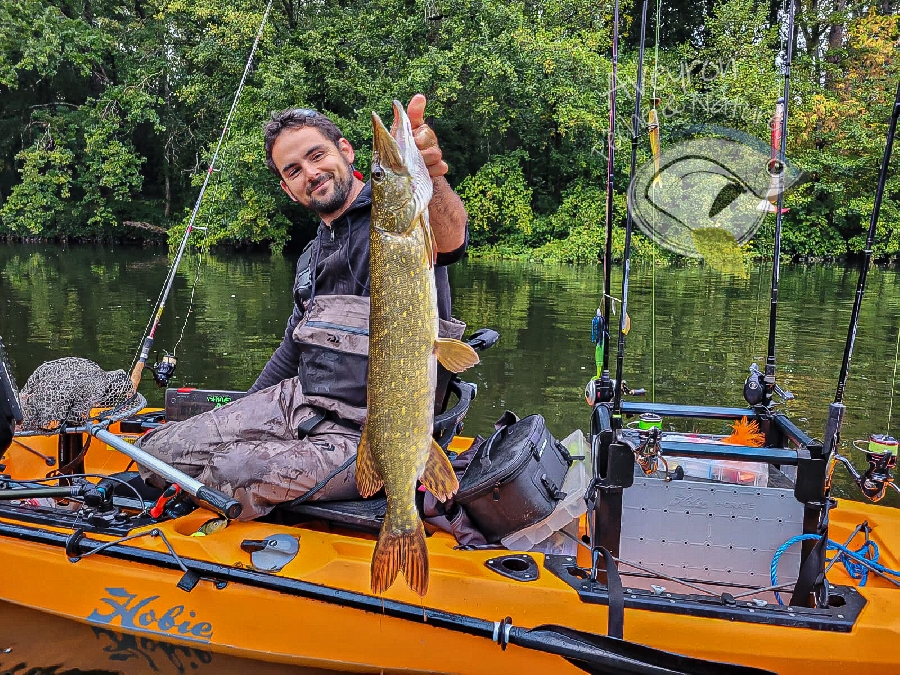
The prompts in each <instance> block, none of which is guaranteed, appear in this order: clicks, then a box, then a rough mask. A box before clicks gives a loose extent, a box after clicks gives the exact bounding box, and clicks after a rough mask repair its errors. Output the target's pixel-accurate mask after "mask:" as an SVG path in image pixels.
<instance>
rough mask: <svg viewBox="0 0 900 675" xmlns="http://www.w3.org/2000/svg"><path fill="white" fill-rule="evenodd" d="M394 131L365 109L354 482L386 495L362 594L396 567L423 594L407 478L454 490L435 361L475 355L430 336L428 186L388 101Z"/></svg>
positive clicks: (424, 562) (392, 575)
mask: <svg viewBox="0 0 900 675" xmlns="http://www.w3.org/2000/svg"><path fill="white" fill-rule="evenodd" d="M394 128H395V131H394V135H391V133H390V132H388V130H387V129H386V128H385V126H384V124H382V122H381V118H379V117H378V115H377V114H376V113H375V112H373V113H372V130H373V133H374V138H373V152H372V173H371V176H372V223H371V226H370V230H369V236H370V279H371V281H370V296H371V300H370V302H371V310H370V314H369V379H368V386H367V390H366V396H367V405H368V415H367V418H366V423H365V425H364V427H363V430H362V436H361V438H360V442H359V451H358V453H357V458H356V483H357V487H358V488H359V492H360V494H361V495H362V496H363V497H368V496H371V495H373V494H375V493H376V492H378V490H380V489H381V487H382V485H383V486H384V491H385V495H386V496H387V512H386V514H385V517H384V524H383V525H382V528H381V533H380V534H379V536H378V543H377V544H376V545H375V553H374V555H373V556H372V574H371V586H372V591H373V592H374V593H383V592H384V591H386V590H387V589H388V588H390V587H391V585H392V584H393V583H394V580H395V579H396V578H397V573H398V572H400V571H401V570H402V571H403V576H404V577H405V578H406V583H407V584H408V585H409V587H410V588H411V589H412V590H413V591H415V592H416V593H418V594H419V595H420V596H424V595H425V593H426V592H427V590H428V550H427V548H426V545H425V528H424V526H423V525H422V521H421V520H420V519H419V513H418V510H417V509H416V487H417V486H416V482H417V481H421V483H422V485H424V486H425V487H426V488H427V489H428V490H429V491H430V492H431V493H432V494H434V495H435V496H436V497H437V498H438V499H440V500H442V501H446V500H447V499H449V497H450V496H452V495H453V494H454V493H455V492H456V490H457V489H458V488H459V483H458V481H457V480H456V475H455V474H454V472H453V468H452V467H451V465H450V461H449V459H448V458H447V455H446V454H445V453H444V451H443V450H442V449H441V447H440V446H439V445H438V444H437V443H436V442H435V441H434V439H433V438H432V435H431V434H432V426H433V424H434V390H435V386H436V381H437V362H438V361H440V362H441V364H443V365H444V367H445V368H447V369H448V370H452V371H454V372H460V371H462V370H465V369H466V368H468V367H470V366H472V365H475V364H476V363H478V355H477V354H475V351H474V350H473V349H472V348H471V347H470V346H469V345H467V344H465V343H464V342H460V341H459V340H450V339H443V338H438V312H437V291H436V288H435V282H434V255H435V253H436V250H435V244H434V235H433V234H432V231H431V226H430V224H429V222H428V202H429V201H430V200H431V195H432V183H431V178H430V177H429V175H428V169H427V168H426V166H425V162H424V160H423V159H422V155H421V154H420V153H419V150H418V148H417V147H416V144H415V140H414V138H413V133H412V128H411V125H410V122H409V118H408V117H407V116H406V111H405V110H404V109H403V106H402V105H400V103H399V102H397V101H394Z"/></svg>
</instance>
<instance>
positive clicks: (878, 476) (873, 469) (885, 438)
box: [834, 434, 900, 502]
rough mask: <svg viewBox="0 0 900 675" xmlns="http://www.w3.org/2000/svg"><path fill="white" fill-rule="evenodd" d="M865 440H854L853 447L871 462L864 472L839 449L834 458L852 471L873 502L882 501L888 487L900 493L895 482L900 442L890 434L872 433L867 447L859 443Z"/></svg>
mask: <svg viewBox="0 0 900 675" xmlns="http://www.w3.org/2000/svg"><path fill="white" fill-rule="evenodd" d="M863 442H864V441H854V442H853V447H854V448H856V449H857V450H859V451H860V452H862V453H863V454H865V456H866V460H867V461H868V462H869V467H868V468H867V469H866V470H865V472H864V473H862V474H860V473H859V471H857V469H856V467H855V466H853V463H852V462H851V461H850V459H849V458H847V457H844V456H843V455H842V454H840V453H839V452H837V451H835V453H834V458H835V459H836V460H837V461H839V462H840V463H841V464H843V465H844V467H845V468H846V469H847V471H849V472H850V475H851V476H853V480H854V482H855V483H856V485H857V486H858V487H859V489H860V491H861V492H862V493H863V495H865V497H866V499H868V500H870V501H872V502H879V501H881V500H882V499H883V498H884V495H885V492H887V488H888V487H892V488H894V490H896V491H897V492H898V493H900V487H897V484H896V483H894V469H895V468H896V467H897V449H898V445H900V444H898V442H897V440H896V439H895V438H892V437H891V436H889V435H888V434H872V435H871V436H869V442H868V446H867V447H866V448H862V447H860V446H859V445H858V443H863Z"/></svg>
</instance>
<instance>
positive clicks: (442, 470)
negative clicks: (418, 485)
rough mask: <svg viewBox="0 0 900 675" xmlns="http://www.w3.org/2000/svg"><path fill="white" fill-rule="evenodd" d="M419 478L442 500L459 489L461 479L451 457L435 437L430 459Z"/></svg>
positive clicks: (432, 442) (445, 499) (448, 497)
mask: <svg viewBox="0 0 900 675" xmlns="http://www.w3.org/2000/svg"><path fill="white" fill-rule="evenodd" d="M419 480H420V481H421V482H422V485H424V486H425V489H427V490H428V491H429V492H430V493H431V494H433V495H434V496H435V497H437V498H438V499H439V500H441V501H442V502H445V501H447V500H448V499H450V497H452V496H453V495H454V494H456V491H457V490H459V481H458V480H457V479H456V473H454V471H453V466H452V465H451V464H450V459H449V458H448V457H447V453H445V452H444V450H443V448H441V446H440V445H438V444H437V441H435V440H434V439H433V438H432V439H431V448H430V450H429V451H428V459H426V460H425V469H424V470H423V471H422V477H421V478H420V479H419Z"/></svg>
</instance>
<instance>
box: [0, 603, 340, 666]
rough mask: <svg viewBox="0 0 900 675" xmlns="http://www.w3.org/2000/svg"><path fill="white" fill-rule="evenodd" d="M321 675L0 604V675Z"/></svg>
mask: <svg viewBox="0 0 900 675" xmlns="http://www.w3.org/2000/svg"><path fill="white" fill-rule="evenodd" d="M250 672H252V673H254V674H256V675H282V674H283V675H324V674H325V673H333V672H334V671H325V670H321V669H318V668H301V667H296V666H287V665H281V664H276V663H266V662H262V661H251V660H248V659H243V658H238V657H234V656H225V655H223V654H216V653H214V652H210V651H207V650H204V649H198V648H196V647H189V646H185V645H174V644H169V643H165V642H159V641H157V640H153V639H150V638H148V637H142V636H134V635H127V634H124V633H118V632H116V631H112V630H109V629H107V628H102V627H99V626H91V625H87V624H82V623H78V622H76V621H70V620H68V619H63V618H61V617H58V616H53V615H49V614H45V613H43V612H38V611H36V610H33V609H28V608H26V607H20V606H18V605H13V604H9V603H6V602H0V674H2V675H39V674H46V675H51V674H52V675H76V674H79V675H84V674H85V673H93V674H94V675H113V674H115V673H128V675H143V674H145V673H146V674H150V673H152V674H153V675H184V674H185V673H196V674H197V675H204V674H206V675H219V674H221V673H234V674H235V675H237V674H241V673H250Z"/></svg>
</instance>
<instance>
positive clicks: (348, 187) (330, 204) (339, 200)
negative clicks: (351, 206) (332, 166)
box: [309, 172, 353, 214]
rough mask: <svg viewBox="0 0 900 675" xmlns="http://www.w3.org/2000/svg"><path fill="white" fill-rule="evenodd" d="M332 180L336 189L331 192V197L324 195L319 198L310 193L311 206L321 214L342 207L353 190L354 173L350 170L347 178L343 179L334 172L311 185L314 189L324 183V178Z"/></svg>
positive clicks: (332, 211)
mask: <svg viewBox="0 0 900 675" xmlns="http://www.w3.org/2000/svg"><path fill="white" fill-rule="evenodd" d="M329 179H330V180H331V182H332V183H333V184H334V190H333V191H332V193H331V196H330V197H324V198H322V199H317V198H316V197H315V195H313V194H310V195H309V208H311V209H312V210H313V211H315V212H316V213H319V214H329V213H334V212H335V211H337V210H338V209H340V208H341V207H342V206H343V205H344V203H345V202H346V201H347V197H349V196H350V192H351V191H352V190H353V175H352V174H350V173H349V172H348V174H347V177H346V180H343V181H341V180H340V179H339V178H338V176H337V175H336V174H334V173H332V174H330V175H327V176H322V177H321V180H319V181H318V182H317V183H316V184H315V185H311V186H310V187H311V188H312V189H311V190H310V193H311V192H312V190H315V189H316V188H317V187H318V186H319V185H321V184H322V181H324V180H329Z"/></svg>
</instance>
